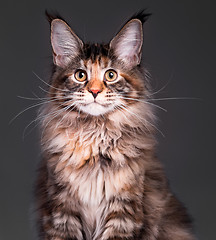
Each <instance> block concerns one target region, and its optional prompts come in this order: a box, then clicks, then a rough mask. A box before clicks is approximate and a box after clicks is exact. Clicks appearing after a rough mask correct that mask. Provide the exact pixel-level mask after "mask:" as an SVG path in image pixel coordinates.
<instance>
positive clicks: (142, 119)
mask: <svg viewBox="0 0 216 240" xmlns="http://www.w3.org/2000/svg"><path fill="white" fill-rule="evenodd" d="M120 107H122V108H123V109H125V110H126V111H128V112H129V113H131V114H132V115H134V116H136V117H137V119H139V120H140V121H141V122H142V123H143V121H145V122H146V123H148V124H150V125H151V126H152V127H153V128H155V129H156V130H157V131H158V132H159V133H160V134H161V135H162V136H163V137H165V135H164V134H163V133H162V131H161V130H160V129H158V128H157V127H156V126H155V125H154V124H152V123H150V122H149V121H148V120H146V119H144V118H142V117H139V116H138V115H137V114H135V113H134V112H132V111H130V110H129V109H128V106H127V108H126V106H125V105H124V106H122V105H120ZM144 125H145V124H144ZM145 127H146V128H147V129H148V127H147V126H146V125H145ZM148 131H149V132H150V130H149V129H148Z"/></svg>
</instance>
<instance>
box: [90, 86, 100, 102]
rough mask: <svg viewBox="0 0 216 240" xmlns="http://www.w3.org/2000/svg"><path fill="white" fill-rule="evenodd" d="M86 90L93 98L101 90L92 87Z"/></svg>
mask: <svg viewBox="0 0 216 240" xmlns="http://www.w3.org/2000/svg"><path fill="white" fill-rule="evenodd" d="M88 91H89V92H90V93H91V94H92V95H93V97H94V99H95V98H96V97H97V95H98V93H100V92H101V90H100V89H94V88H91V89H88Z"/></svg>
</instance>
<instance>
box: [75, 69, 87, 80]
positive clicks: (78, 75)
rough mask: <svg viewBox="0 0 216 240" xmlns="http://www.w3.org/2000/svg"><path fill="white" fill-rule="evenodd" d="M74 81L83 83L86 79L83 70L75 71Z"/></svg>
mask: <svg viewBox="0 0 216 240" xmlns="http://www.w3.org/2000/svg"><path fill="white" fill-rule="evenodd" d="M74 76H75V79H76V80H78V81H80V82H83V81H85V80H86V79H87V73H86V72H85V71H84V70H77V71H76V72H75V74H74Z"/></svg>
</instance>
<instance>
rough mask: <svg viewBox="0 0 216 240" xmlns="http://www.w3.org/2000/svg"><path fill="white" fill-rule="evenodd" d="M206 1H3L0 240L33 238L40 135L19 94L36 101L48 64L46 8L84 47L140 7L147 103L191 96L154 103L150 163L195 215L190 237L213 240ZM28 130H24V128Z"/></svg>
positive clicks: (209, 5) (211, 61)
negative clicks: (149, 90)
mask: <svg viewBox="0 0 216 240" xmlns="http://www.w3.org/2000/svg"><path fill="white" fill-rule="evenodd" d="M214 5H215V4H214V1H198V0H196V1H195V0H191V1H188V0H181V1H173V0H164V1H161V0H155V1H150V0H149V1H147V0H146V1H145V0H143V1H139V0H133V1H132V0H131V1H129V0H127V1H126V0H124V1H119V0H118V1H114V0H110V1H108V0H107V1H93V0H92V1H86V2H84V1H72V0H71V1H65V0H62V1H57V0H56V1H23V0H21V1H9V0H8V1H7V2H6V1H4V3H3V2H2V3H1V14H0V18H1V28H0V33H1V34H0V36H1V37H0V48H1V51H0V56H1V57H0V61H1V73H0V74H1V101H0V104H1V108H0V109H1V118H0V119H1V138H0V139H1V145H0V146H1V160H0V240H12V239H18V240H21V239H22V240H29V239H35V234H34V232H33V230H32V223H31V222H32V221H31V220H30V219H31V214H30V213H31V210H30V207H31V203H32V189H33V182H34V176H35V169H36V166H37V162H38V160H39V158H40V151H39V134H38V132H37V130H33V131H32V132H31V133H30V134H28V135H27V136H26V137H25V138H24V140H23V138H22V135H23V131H24V129H25V127H26V125H28V123H30V122H31V121H32V120H33V119H34V118H36V112H37V108H33V109H30V110H28V111H26V112H24V113H23V114H21V115H20V116H19V117H18V118H17V119H16V120H14V121H13V123H12V124H10V125H9V121H10V120H11V119H12V118H13V117H14V116H15V115H16V114H17V113H19V112H21V111H22V110H23V109H25V108H27V107H28V106H30V105H32V104H34V103H35V102H34V101H31V100H24V99H20V98H18V97H17V95H21V96H25V97H34V95H33V93H32V92H34V93H35V94H37V95H39V96H43V92H42V91H41V90H40V89H39V88H38V86H42V87H45V85H44V84H43V83H42V82H41V81H40V80H38V79H37V78H36V76H35V75H34V74H33V73H32V71H34V72H36V73H37V74H38V75H39V76H40V77H42V78H43V79H47V75H48V73H49V69H50V68H49V66H50V63H51V61H52V60H51V58H50V56H51V48H50V45H49V41H50V40H49V24H48V23H47V21H46V19H45V17H44V10H45V8H47V9H49V10H50V9H51V10H52V9H53V10H58V11H59V12H60V13H61V14H62V15H63V17H65V18H66V20H68V22H69V23H70V24H71V26H72V28H73V29H74V30H75V32H76V33H77V34H78V35H79V36H80V37H81V38H82V39H84V40H89V41H105V42H106V41H109V40H110V38H111V37H112V36H113V35H114V34H115V33H116V32H117V31H118V30H119V27H120V26H121V25H122V24H123V23H124V22H125V21H126V20H127V18H128V17H130V16H131V15H132V14H133V13H134V12H136V11H138V10H140V9H142V8H145V7H147V8H148V9H149V11H150V12H152V13H153V16H152V17H151V18H150V19H149V21H148V22H147V23H146V25H145V45H144V48H143V61H144V64H145V66H146V67H147V68H148V69H149V70H150V72H151V74H152V85H153V88H154V89H155V91H158V90H159V89H160V88H162V87H163V86H164V85H166V84H167V85H166V87H165V88H164V89H162V90H161V91H160V92H159V93H158V94H156V96H155V97H157V98H161V97H196V98H200V99H201V100H169V101H158V102H157V103H158V104H159V105H160V106H162V107H164V108H166V109H167V111H168V112H167V113H164V112H162V111H158V112H157V115H158V117H159V119H160V120H159V121H158V126H159V129H160V130H161V131H162V132H163V134H164V135H165V137H162V136H161V134H158V142H159V145H158V156H159V158H160V160H161V161H162V162H163V164H164V168H165V171H166V173H167V176H168V178H169V180H170V185H171V188H172V190H173V191H174V192H175V194H176V195H177V196H178V197H179V199H180V200H181V201H183V202H184V204H185V205H186V207H187V208H188V210H189V212H190V214H191V215H192V217H193V218H194V225H195V230H196V234H197V236H198V239H203V240H211V239H212V240H213V239H216V235H215V234H214V231H215V227H216V225H215V214H216V207H215V205H216V204H215V203H216V187H215V183H216V176H215V167H216V163H215V133H216V131H215V130H216V128H215V120H216V111H215V105H214V104H215V87H216V83H215V75H216V71H215V68H216V66H215V63H216V62H215V55H216V51H215V50H216V48H215V43H216V30H215V29H216V28H215V24H216V21H215V20H216V14H215V6H214ZM30 129H31V128H29V130H30Z"/></svg>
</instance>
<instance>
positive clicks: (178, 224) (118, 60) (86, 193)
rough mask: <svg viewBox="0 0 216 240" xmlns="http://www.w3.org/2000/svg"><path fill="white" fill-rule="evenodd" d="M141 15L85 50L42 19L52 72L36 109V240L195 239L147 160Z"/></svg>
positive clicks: (54, 21) (150, 120)
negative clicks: (48, 33) (38, 160)
mask: <svg viewBox="0 0 216 240" xmlns="http://www.w3.org/2000/svg"><path fill="white" fill-rule="evenodd" d="M147 16H148V14H144V13H139V14H138V15H137V16H134V17H133V18H132V19H130V20H129V21H128V22H127V23H126V25H125V26H124V27H123V28H122V29H121V31H120V32H119V33H118V34H117V35H116V36H115V37H114V38H113V40H112V41H111V42H110V43H109V44H107V45H102V44H86V43H83V42H82V41H81V40H80V39H79V38H78V37H77V36H76V34H75V33H74V32H73V31H72V30H71V29H70V27H69V25H68V24H66V22H65V21H64V20H63V19H61V18H60V17H58V18H56V17H54V16H49V20H50V23H51V44H52V48H53V59H54V65H55V70H54V73H53V76H52V79H51V84H50V88H49V93H48V98H49V102H48V103H47V104H45V105H44V107H43V109H42V111H41V118H42V121H41V126H42V127H41V129H42V150H43V159H42V161H41V164H40V169H39V174H38V181H37V186H36V199H37V201H36V204H37V209H38V229H39V235H40V239H43V240H51V239H52V240H75V239H76V240H114V239H115V240H126V239H130V240H135V239H136V240H138V239H139V240H141V239H142V240H171V239H172V240H173V239H175V240H183V239H184V240H192V239H194V238H193V236H192V234H191V224H190V220H189V218H188V216H187V214H186V211H185V209H184V207H183V206H182V205H181V204H180V203H179V201H178V200H177V199H176V198H175V197H174V195H173V194H172V193H171V192H170V190H169V187H168V184H167V180H166V177H165V176H164V172H163V169H162V167H161V164H160V163H159V162H158V160H157V159H156V158H155V155H154V152H155V139H154V131H155V128H156V127H155V123H154V119H155V117H154V114H153V109H152V104H151V102H149V101H148V100H149V96H150V90H149V84H148V81H147V79H146V76H145V70H144V69H142V68H141V67H140V60H141V48H142V41H143V33H142V23H143V22H144V20H146V18H147ZM77 71H78V73H77ZM109 71H111V74H109ZM77 74H78V75H77ZM107 74H109V75H107ZM113 76H114V77H113ZM83 79H84V80H83ZM110 79H111V81H110Z"/></svg>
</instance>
